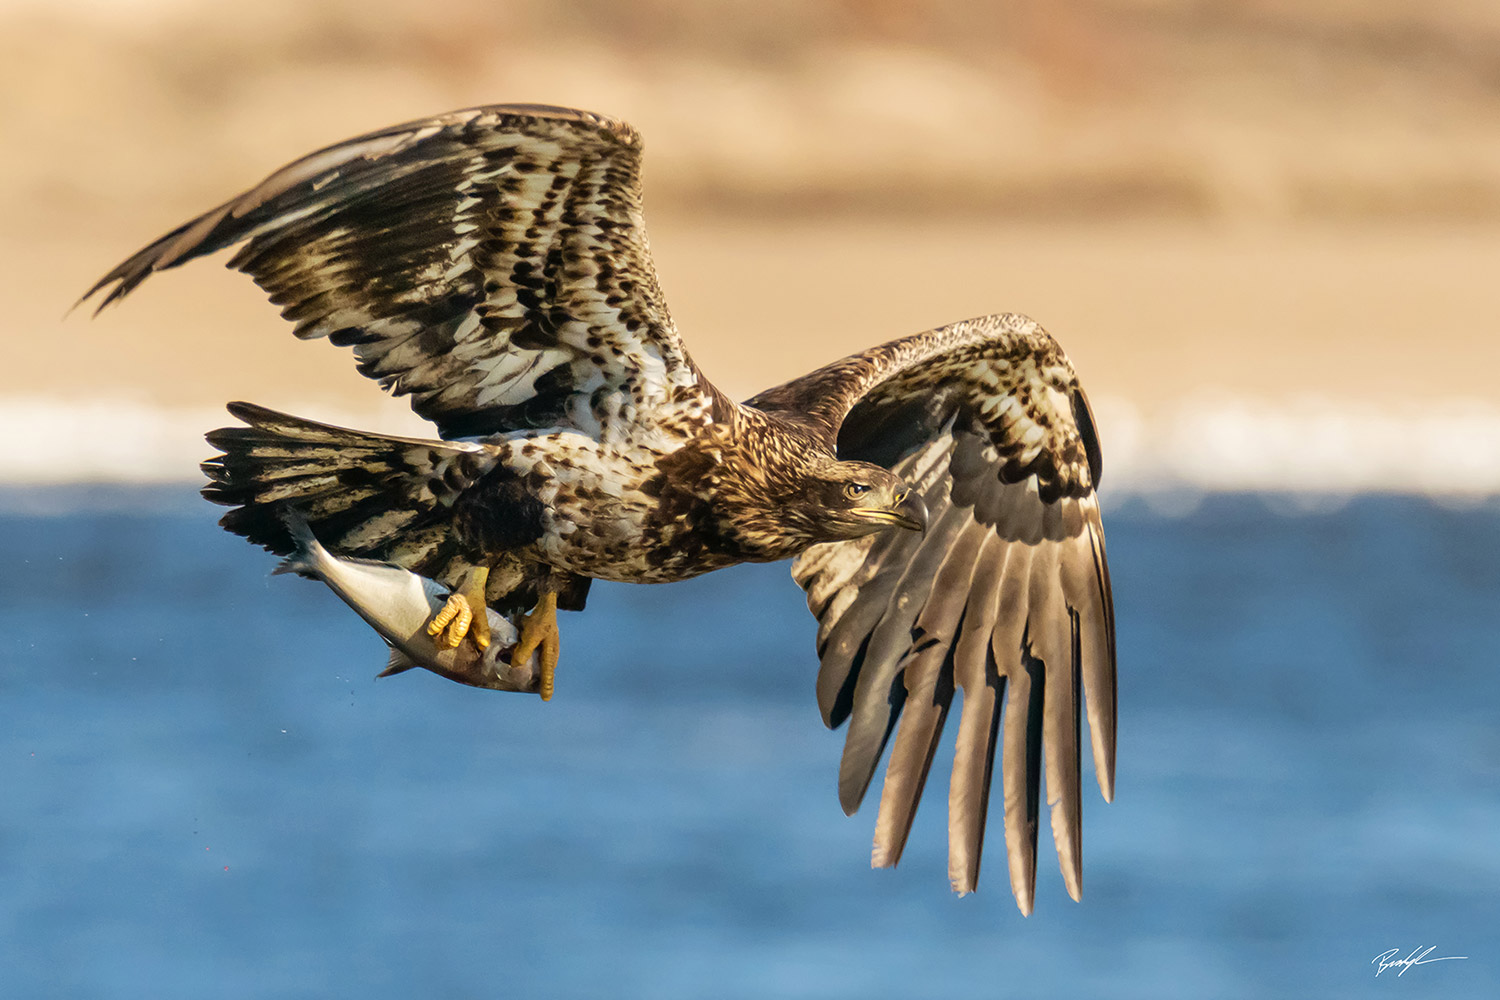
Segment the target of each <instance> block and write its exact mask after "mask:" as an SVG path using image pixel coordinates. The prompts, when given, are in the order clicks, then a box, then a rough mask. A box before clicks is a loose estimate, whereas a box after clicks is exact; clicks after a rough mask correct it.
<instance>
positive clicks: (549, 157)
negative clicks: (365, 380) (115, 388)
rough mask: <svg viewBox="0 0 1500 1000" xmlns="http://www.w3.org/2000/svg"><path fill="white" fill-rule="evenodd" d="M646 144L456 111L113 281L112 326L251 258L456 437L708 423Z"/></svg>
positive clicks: (331, 334) (563, 122) (285, 175)
mask: <svg viewBox="0 0 1500 1000" xmlns="http://www.w3.org/2000/svg"><path fill="white" fill-rule="evenodd" d="M640 169H641V141H640V137H639V136H638V135H637V134H636V132H635V130H634V129H632V128H631V127H630V126H629V125H626V124H624V123H623V122H618V121H614V120H611V119H609V118H605V117H602V116H599V115H594V114H590V113H587V112H582V111H572V110H568V109H566V108H549V107H542V106H533V105H497V106H493V107H482V108H472V109H469V110H465V111H455V112H452V113H450V114H446V115H439V116H437V117H435V118H427V119H424V120H422V121H416V122H411V123H409V124H406V125H398V126H395V127H393V128H388V129H383V130H381V131H379V132H372V133H370V134H369V135H364V136H360V137H359V138H356V139H350V140H349V141H347V142H342V143H339V144H338V145H335V146H330V147H328V148H327V149H324V150H321V151H319V152H316V153H313V154H311V155H309V156H305V157H303V158H302V159H300V160H297V161H296V162H294V163H291V164H289V165H287V166H285V167H283V168H282V169H280V170H278V171H277V172H276V173H274V174H272V175H271V176H270V177H268V178H266V179H265V180H264V181H262V182H261V183H260V184H259V185H257V186H256V187H254V188H252V189H250V190H249V191H247V192H245V193H244V194H242V195H240V196H239V197H237V198H233V199H231V200H230V201H228V202H225V203H224V204H223V205H220V206H219V207H218V208H215V209H213V210H212V211H210V212H206V213H205V214H203V215H201V216H199V217H198V218H196V219H194V220H192V221H191V222H188V223H186V224H184V225H182V226H179V227H178V228H177V229H174V230H173V231H172V232H170V233H168V234H167V235H165V236H163V237H162V238H161V239H159V240H157V241H156V242H155V243H152V244H151V245H150V246H148V247H146V248H145V249H143V250H141V251H139V252H138V253H136V254H135V255H134V256H132V257H131V258H130V259H129V260H127V261H125V262H124V263H122V264H120V265H119V266H118V267H116V268H115V269H114V270H112V271H110V272H109V274H107V275H105V276H104V278H102V279H101V280H100V281H99V282H98V284H96V285H95V286H94V287H93V288H92V289H90V290H89V292H88V294H87V295H85V296H84V298H85V299H87V298H88V297H89V296H92V295H94V294H95V293H96V292H99V291H101V290H102V289H104V288H106V287H107V286H109V285H111V284H112V285H113V286H114V287H112V288H110V289H109V291H108V293H107V294H106V295H105V296H104V299H103V301H102V302H101V303H100V308H103V306H105V305H108V304H109V303H110V302H112V301H114V300H115V299H118V298H120V297H121V296H124V295H126V294H128V293H129V292H130V291H131V290H132V289H134V288H135V287H136V286H137V285H139V284H140V283H141V282H142V281H144V280H145V279H146V278H147V277H148V276H149V275H150V274H152V273H153V272H155V271H160V270H163V269H165V268H169V267H175V266H177V265H178V264H181V263H183V262H184V261H188V260H191V259H193V258H194V257H199V256H202V255H204V254H208V253H212V252H214V251H216V250H219V249H221V248H223V247H227V246H230V245H232V244H235V243H240V242H245V245H244V246H243V247H242V248H241V249H240V251H239V252H238V253H237V254H236V255H235V256H234V258H233V259H231V260H230V261H229V266H230V267H232V268H236V269H238V270H240V271H243V272H245V273H246V274H249V275H250V276H251V277H253V278H254V279H255V281H256V283H257V284H258V285H260V286H261V287H262V288H263V289H265V290H266V291H267V292H269V293H270V296H271V301H272V302H274V303H276V304H277V305H279V306H281V307H282V310H281V312H282V315H283V316H285V317H286V318H287V319H289V320H291V321H293V322H294V323H295V324H296V330H295V332H296V334H297V336H298V337H302V338H313V337H327V338H328V339H329V340H331V341H332V342H333V343H335V344H338V345H340V346H352V347H353V348H354V352H355V355H356V356H357V357H358V359H359V370H360V371H361V372H362V373H364V374H365V375H368V376H370V377H371V378H375V379H379V380H380V384H381V386H382V387H384V388H386V389H389V390H390V391H391V392H393V393H395V394H397V395H401V394H410V395H411V397H412V400H411V403H412V408H413V409H414V410H416V412H417V413H418V414H420V415H421V416H423V417H426V418H427V419H429V420H432V421H433V422H435V423H436V424H437V425H438V429H439V432H440V433H441V434H442V435H443V436H444V437H449V438H452V437H469V436H479V435H486V434H494V433H499V432H502V431H507V430H515V429H521V428H536V427H552V426H572V427H575V428H577V429H579V430H582V431H584V432H585V433H589V434H591V435H594V436H599V435H601V434H603V433H605V431H604V426H605V425H607V424H609V423H610V421H612V420H613V421H616V422H617V423H619V424H621V425H624V424H626V423H628V422H634V421H636V420H640V421H641V422H643V423H649V420H647V419H644V418H647V416H648V413H649V412H650V411H651V410H653V409H658V408H662V407H672V406H678V405H684V406H687V407H690V408H691V407H702V406H704V405H707V404H709V403H711V402H712V400H713V398H714V397H715V396H716V393H715V392H714V390H713V389H712V387H710V386H708V385H707V384H706V383H704V382H703V381H702V380H701V378H700V376H699V373H698V371H697V369H696V368H695V367H694V366H693V364H692V362H691V360H690V359H689V358H688V356H687V354H686V352H685V351H684V350H683V347H682V344H681V343H680V341H679V340H678V338H677V333H676V330H675V327H674V326H673V324H672V319H671V316H670V315H669V314H668V313H667V309H666V305H665V304H664V303H663V301H662V295H661V290H660V288H659V287H658V286H657V281H656V273H655V270H654V269H653V267H652V264H651V255H650V251H649V249H648V247H647V243H646V234H645V230H644V228H643V225H642V221H641V187H640Z"/></svg>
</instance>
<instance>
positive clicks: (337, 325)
mask: <svg viewBox="0 0 1500 1000" xmlns="http://www.w3.org/2000/svg"><path fill="white" fill-rule="evenodd" d="M640 178H641V139H640V136H639V135H638V134H637V133H636V131H635V130H634V129H633V128H631V127H630V126H629V125H627V124H625V123H623V122H620V121H615V120H612V119H610V118H606V117H604V116H602V115H596V114H590V113H588V112H583V111H575V110H569V109H565V108H553V107H544V106H533V105H501V106H492V107H480V108H472V109H468V110H463V111H455V112H452V113H450V114H445V115H439V116H436V117H433V118H427V119H423V120H421V121H416V122H411V123H409V124H405V125H398V126H395V127H393V128H387V129H383V130H381V131H378V132H372V133H370V134H368V135H363V136H360V137H358V138H355V139H350V140H348V141H347V142H341V143H338V144H337V145H334V146H330V147H329V148H327V149H323V150H320V151H318V152H315V153H312V154H311V155H308V156H305V157H303V158H302V159H300V160H297V161H296V162H294V163H291V164H289V165H287V166H285V167H283V168H282V169H280V170H278V171H276V172H275V173H273V174H272V175H271V176H270V177H268V178H266V179H265V180H264V181H262V182H261V183H260V184H259V185H257V186H255V187H254V188H252V189H250V190H249V191H247V192H245V193H244V194H241V195H239V196H238V197H235V198H232V199H230V200H229V201H227V202H225V203H224V204H223V205H220V206H219V207H217V208H215V209H212V210H211V211H208V212H205V213H204V214H203V215H201V216H199V217H198V218H196V219H193V220H191V221H189V222H187V223H185V224H183V225H182V226H179V227H178V228H177V229H174V230H173V231H172V232H170V233H167V234H166V235H165V236H163V237H161V238H160V239H158V240H157V241H156V242H154V243H152V244H151V245H150V246H148V247H146V248H144V249H143V250H141V251H140V252H138V253H136V254H135V255H134V256H132V257H131V258H130V259H129V260H126V261H125V262H124V263H122V264H120V265H119V266H118V267H116V268H115V269H114V270H112V271H110V272H109V274H107V275H105V276H104V278H103V279H101V280H100V281H99V282H98V283H97V284H96V285H95V286H94V287H93V288H92V289H90V291H89V292H88V294H87V295H85V296H84V298H85V299H87V298H89V297H91V296H93V295H95V294H96V293H99V292H101V291H104V290H105V289H108V291H107V294H106V295H105V296H104V297H103V300H102V301H101V303H100V308H103V306H104V305H107V304H109V303H110V302H112V301H114V300H116V299H118V298H120V297H122V296H124V295H126V294H128V293H129V292H131V291H132V290H133V289H134V288H135V287H136V286H138V285H139V284H140V283H141V282H142V281H144V280H145V279H146V278H147V276H149V275H150V274H151V273H152V272H155V271H160V270H163V269H165V268H169V267H175V266H177V265H178V264H182V263H184V262H185V261H188V260H191V259H193V258H195V257H199V256H203V255H205V254H209V253H213V252H214V251H217V250H220V249H222V248H224V247H228V246H230V245H233V244H243V246H241V247H240V249H239V251H238V252H237V253H236V254H235V256H234V257H233V258H232V259H231V260H230V261H229V264H228V266H229V267H231V268H234V269H238V270H240V271H243V272H245V273H246V274H249V275H250V276H251V277H252V278H253V279H254V280H255V282H256V283H257V284H258V285H260V287H261V288H262V289H264V290H265V291H266V292H268V293H269V294H270V298H271V301H272V302H274V303H275V304H277V305H278V306H280V307H281V314H282V315H283V316H284V317H286V318H287V319H288V320H291V321H292V322H293V323H295V324H296V326H295V331H294V332H295V333H296V335H297V336H298V337H300V338H303V339H313V338H318V337H326V338H327V339H328V340H330V341H332V342H333V343H334V344H336V345H338V346H340V347H351V348H353V350H354V354H355V357H356V358H357V359H358V368H359V371H360V372H362V373H363V374H365V375H367V376H369V377H370V378H373V379H376V380H378V381H379V383H380V385H381V387H382V388H383V389H386V390H387V391H389V392H391V393H393V394H395V395H405V396H409V397H410V399H411V405H412V408H413V409H414V410H415V411H416V412H417V414H419V415H420V416H422V417H424V418H426V419H427V420H429V421H431V422H432V423H433V424H435V425H436V429H437V437H436V438H434V439H432V440H422V439H415V438H399V437H391V436H386V435H381V434H371V433H364V432H361V431H355V430H347V429H344V428H339V427H332V426H328V425H325V424H320V423H315V422H313V421H310V420H304V419H301V418H298V417H293V416H289V415H287V414H283V413H277V412H275V411H272V410H268V409H265V408H263V407H259V406H253V405H250V404H246V403H234V404H231V405H230V407H229V411H230V413H231V414H232V415H233V416H234V417H236V418H237V419H238V420H239V421H240V422H241V423H240V425H238V426H234V427H229V428H225V429H221V430H217V431H214V432H212V433H211V434H209V435H208V440H209V442H210V443H211V444H213V445H214V446H215V447H216V448H217V449H219V451H221V452H222V454H220V455H218V456H217V457H215V458H213V459H212V460H210V461H208V462H206V463H205V464H204V466H203V468H204V471H205V473H206V474H207V476H208V478H209V480H210V483H209V485H208V486H206V487H205V488H204V490H203V493H204V495H205V496H206V497H207V498H208V499H210V500H212V501H214V502H215V503H219V504H223V505H226V506H228V507H231V508H233V509H232V510H230V511H229V513H228V514H226V515H225V516H224V518H223V520H222V522H221V523H222V525H223V526H224V527H225V528H227V529H228V530H229V531H232V532H234V533H236V534H239V535H243V536H244V537H246V538H248V539H249V540H250V541H252V542H256V543H258V544H260V545H263V546H265V547H266V548H268V549H270V550H272V551H273V552H277V553H281V554H286V553H287V552H289V551H290V550H291V549H292V548H293V547H294V544H295V542H294V539H293V538H292V536H291V533H290V531H289V528H288V521H287V519H286V517H285V516H284V515H285V512H286V510H287V509H288V508H291V509H293V510H295V512H296V513H297V515H299V516H300V517H301V518H303V519H305V520H306V522H307V524H308V525H310V526H311V528H312V530H313V532H315V534H316V536H317V537H318V538H320V539H322V540H323V542H324V543H325V544H326V545H327V547H328V549H330V550H331V551H333V552H335V553H337V554H340V555H342V556H347V557H358V558H363V559H369V560H378V561H382V562H387V563H392V564H395V565H397V566H400V567H404V568H406V569H409V570H411V571H413V572H415V573H417V574H420V575H422V576H424V577H428V578H430V579H433V580H435V581H438V582H440V583H442V584H443V585H445V586H446V587H448V588H450V589H451V591H452V596H451V598H449V600H448V603H447V604H446V606H444V607H443V608H442V609H441V610H440V611H439V612H438V613H437V614H436V615H435V617H434V618H433V620H432V622H431V624H430V625H429V626H428V628H429V631H430V632H431V633H432V634H433V635H435V636H437V637H438V638H439V641H446V642H448V643H449V644H450V645H453V646H457V645H458V644H459V643H461V642H463V641H465V640H466V639H467V640H468V641H470V642H474V643H477V644H479V645H480V646H481V647H483V646H484V645H485V644H487V643H488V640H489V637H488V631H489V630H488V626H487V615H486V613H485V612H484V608H485V605H488V606H489V607H490V608H492V609H494V610H495V611H496V612H497V613H499V614H500V615H502V616H504V617H506V618H507V619H508V620H511V621H516V622H519V623H520V626H521V628H520V638H519V642H518V644H517V645H516V648H515V651H514V653H513V654H512V655H513V659H514V661H515V662H517V663H520V662H523V661H526V660H527V659H528V658H530V657H533V656H539V657H540V659H539V662H540V663H541V664H542V673H543V678H544V680H543V690H544V693H550V691H551V677H552V670H553V668H554V667H555V664H556V662H557V650H558V631H557V622H556V611H557V609H558V608H562V609H565V610H582V608H583V606H584V599H585V597H586V596H587V593H588V588H589V584H590V582H591V581H592V580H595V579H599V580H621V581H627V582H632V583H660V582H666V581H673V580H682V579H685V578H688V577H692V576H696V575H698V574H700V573H705V572H708V571H709V570H714V569H719V568H721V567H724V566H731V565H734V564H735V563H741V562H764V561H770V560H779V559H787V558H794V559H795V561H794V562H793V564H792V576H793V578H794V579H795V580H796V581H797V583H799V584H800V585H801V586H802V587H803V589H804V590H806V592H807V600H808V606H809V608H810V609H811V610H812V613H813V615H814V616H815V617H816V618H817V620H818V632H817V650H818V657H819V659H820V661H821V669H820V671H819V674H818V679H817V699H818V706H819V708H820V709H821V711H822V715H823V721H824V722H825V723H826V724H827V725H828V726H829V727H837V726H840V725H842V724H844V723H848V726H849V729H848V735H847V739H846V741H845V745H844V753H843V759H842V762H841V764H840V767H839V781H838V786H839V798H840V801H841V803H842V805H843V807H844V810H845V812H847V813H851V814H852V813H853V812H854V810H855V809H857V808H858V806H859V804H860V802H861V800H862V799H863V798H864V795H865V791H866V789H867V788H868V786H869V784H870V781H871V779H872V777H873V775H874V773H875V770H876V768H877V766H878V764H879V761H880V759H881V757H882V755H883V754H884V751H885V749H886V747H887V744H892V745H891V753H890V761H889V763H888V765H887V769H886V774H885V783H884V787H883V790H882V792H881V796H880V809H879V815H878V817H877V819H876V828H875V844H874V851H873V858H872V861H873V864H874V865H875V866H890V865H894V864H895V863H896V862H897V860H898V859H899V858H900V855H901V851H902V849H903V847H904V846H905V843H906V838H907V834H908V832H909V831H910V828H911V823H912V818H913V815H914V813H915V811H916V807H917V802H918V800H919V798H920V797H921V794H922V787H923V784H924V783H925V781H926V778H927V772H928V769H929V767H930V765H931V763H932V758H933V754H934V752H935V750H936V747H937V743H938V741H939V739H940V737H941V733H942V729H943V724H944V721H945V720H946V718H947V715H948V710H949V708H950V706H951V705H952V702H953V697H954V695H955V694H956V693H958V692H962V697H961V699H960V702H961V705H962V710H961V712H960V716H959V720H958V735H957V740H956V745H955V749H954V760H953V773H952V778H951V781H950V784H949V793H948V810H949V813H948V836H949V863H948V874H949V878H950V880H951V882H952V885H953V887H954V889H955V890H957V891H958V892H960V893H964V892H969V891H971V890H973V889H974V888H975V883H976V880H977V878H978V874H979V861H980V850H981V847H982V843H983V835H984V826H985V813H986V807H987V803H988V800H989V791H990V785H991V774H992V771H993V768H994V761H995V755H996V751H997V750H1000V751H1001V761H1002V766H1001V785H1002V787H1003V793H1004V825H1005V841H1006V847H1007V852H1008V858H1009V864H1010V881H1011V887H1012V890H1013V891H1014V893H1015V896H1016V900H1017V903H1018V904H1019V906H1020V908H1021V910H1022V912H1023V913H1029V912H1030V911H1031V907H1032V900H1033V894H1034V889H1035V882H1036V838H1037V819H1038V809H1039V805H1040V801H1041V787H1042V775H1043V773H1044V772H1045V775H1046V790H1047V803H1048V806H1049V808H1050V810H1051V826H1052V831H1053V837H1054V840H1055V842H1056V847H1057V852H1058V857H1059V861H1060V864H1061V869H1062V875H1063V879H1064V882H1065V883H1066V886H1067V889H1068V891H1069V893H1070V894H1071V895H1072V896H1073V898H1074V899H1077V898H1079V895H1080V888H1081V868H1082V851H1081V833H1080V823H1081V815H1080V802H1079V798H1080V790H1079V784H1080V766H1079V743H1080V725H1079V720H1080V714H1081V713H1082V712H1083V710H1084V708H1085V706H1087V710H1086V711H1087V716H1088V721H1089V731H1090V735H1091V741H1092V750H1093V759H1094V771H1095V774H1096V775H1097V777H1098V782H1099V788H1100V790H1101V791H1102V792H1103V795H1104V798H1105V799H1106V800H1109V799H1111V798H1112V797H1113V790H1114V772H1115V714H1116V713H1115V638H1114V613H1113V609H1112V605H1111V597H1110V584H1109V572H1108V568H1107V566H1106V563H1105V554H1104V533H1103V529H1102V527H1101V524H1100V518H1099V504H1098V499H1097V497H1096V495H1095V489H1096V487H1097V486H1098V482H1099V472H1100V452H1099V444H1098V438H1097V435H1096V433H1095V429H1094V421H1093V418H1092V416H1091V414H1090V411H1089V405H1088V401H1087V398H1086V397H1085V395H1084V393H1083V389H1082V387H1081V386H1080V385H1079V384H1078V378H1077V376H1076V375H1075V374H1074V371H1073V367H1072V365H1071V363H1070V362H1069V361H1068V358H1067V356H1066V355H1065V354H1064V353H1063V351H1062V349H1061V348H1060V347H1059V346H1058V345H1057V343H1056V341H1054V340H1053V339H1052V337H1051V336H1049V335H1048V334H1047V333H1046V332H1045V331H1044V330H1043V329H1042V328H1041V327H1039V326H1038V325H1037V324H1036V323H1034V322H1032V321H1031V320H1030V319H1027V318H1025V317H1023V316H1019V315H1014V314H1000V315H993V316H984V317H981V318H978V319H972V320H966V321H964V322H959V323H954V324H952V325H950V326H944V327H940V328H938V329H935V330H929V331H928V332H926V333H918V334H915V335H913V336H909V337H904V338H902V339H899V340H893V341H891V342H889V343H886V344H883V345H881V346H879V347H874V348H871V349H869V350H867V351H864V352H862V353H860V354H856V355H853V356H852V357H848V358H845V359H843V360H841V361H835V362H833V363H832V364H830V365H827V366H825V367H823V368H820V369H818V370H817V371H814V372H812V373H811V374H808V375H805V376H803V377H801V378H798V379H795V380H793V381H791V382H788V383H786V384H785V385H781V386H777V387H776V388H773V389H768V390H766V391H765V392H762V393H761V394H760V395H758V396H756V397H754V398H753V399H750V400H748V401H746V402H744V403H736V402H734V401H733V400H731V399H729V398H728V397H726V396H725V395H724V394H723V393H722V392H720V391H719V390H718V389H717V388H715V387H714V385H713V383H711V382H709V381H708V379H707V378H706V377H705V376H704V375H703V373H702V372H701V371H699V370H698V367H697V365H695V364H694V363H693V360H692V359H691V358H690V357H689V356H688V353H687V351H686V349H685V348H684V346H683V343H682V341H681V339H680V338H679V337H678V334H677V328H676V326H675V325H674V324H673V322H672V317H671V315H670V314H669V313H668V311H667V307H666V304H665V302H664V301H663V298H662V293H661V289H660V288H659V286H658V284H657V279H656V273H655V270H654V269H653V267H652V263H651V256H650V251H649V248H648V245H647V240H646V231H645V229H644V226H643V222H642V216H641V182H640ZM892 736H894V741H893V742H892Z"/></svg>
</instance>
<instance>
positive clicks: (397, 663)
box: [375, 646, 417, 677]
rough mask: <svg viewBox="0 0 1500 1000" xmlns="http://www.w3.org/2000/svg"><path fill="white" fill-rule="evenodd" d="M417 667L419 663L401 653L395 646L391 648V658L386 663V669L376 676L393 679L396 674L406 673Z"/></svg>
mask: <svg viewBox="0 0 1500 1000" xmlns="http://www.w3.org/2000/svg"><path fill="white" fill-rule="evenodd" d="M416 665H417V661H415V660H413V659H412V658H411V657H410V656H407V655H406V654H405V653H403V652H401V650H399V649H396V648H395V647H394V646H393V647H391V658H390V659H389V660H387V661H386V663H385V669H384V670H382V671H381V672H380V673H378V674H376V675H375V676H376V677H391V676H394V675H395V674H402V673H405V672H406V671H408V670H410V669H411V668H412V667H415V666H416Z"/></svg>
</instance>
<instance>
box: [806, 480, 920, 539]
mask: <svg viewBox="0 0 1500 1000" xmlns="http://www.w3.org/2000/svg"><path fill="white" fill-rule="evenodd" d="M796 503H797V506H798V507H799V508H800V510H799V513H800V514H801V515H802V518H801V519H803V520H805V521H807V522H808V523H809V524H810V526H811V527H812V530H813V531H814V532H816V534H817V535H818V537H819V540H820V541H835V540H838V539H844V538H859V537H860V536H862V535H868V534H872V533H873V532H876V531H879V530H881V529H882V528H889V527H891V526H892V525H895V526H898V527H902V528H909V529H911V530H913V531H923V530H926V528H927V505H926V504H924V503H923V502H922V498H921V497H920V496H918V495H917V494H916V493H914V492H912V490H911V488H910V487H908V486H907V485H906V483H905V482H904V481H902V479H901V477H899V476H897V475H895V474H894V473H892V472H891V471H890V470H889V469H884V468H881V467H880V466H878V465H872V464H871V463H869V462H840V461H829V462H824V463H819V464H817V465H815V466H814V467H813V468H812V469H811V470H809V472H808V475H807V477H806V478H805V479H804V480H803V490H802V495H801V496H800V497H799V498H797V502H796Z"/></svg>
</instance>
